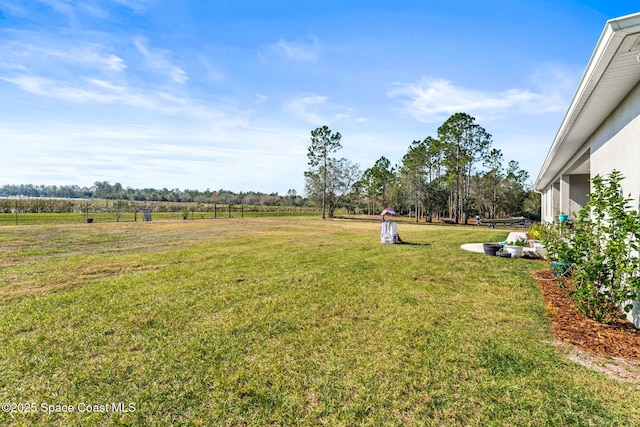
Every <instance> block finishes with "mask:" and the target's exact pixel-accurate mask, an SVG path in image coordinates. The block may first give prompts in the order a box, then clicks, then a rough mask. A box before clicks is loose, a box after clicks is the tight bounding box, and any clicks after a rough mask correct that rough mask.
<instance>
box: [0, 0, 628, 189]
mask: <svg viewBox="0 0 640 427" xmlns="http://www.w3.org/2000/svg"><path fill="white" fill-rule="evenodd" d="M638 9H639V6H638V5H637V2H635V1H616V2H611V1H581V2H577V1H569V0H567V1H547V0H536V1H524V0H523V1H517V0H511V1H491V0H488V1H483V2H478V1H475V0H474V1H466V0H459V1H451V0H445V1H440V0H421V1H417V0H386V1H380V0H367V1H365V0H324V1H322V2H320V1H313V2H311V1H309V2H306V1H300V0H297V1H292V0H261V1H258V0H255V1H244V0H228V1H227V0H208V1H205V0H175V1H160V0H0V111H2V114H0V184H19V183H21V184H27V183H31V184H56V185H62V184H64V185H67V184H78V185H81V186H91V185H92V184H93V183H94V182H95V181H110V182H111V183H115V182H119V183H121V184H122V185H123V186H125V187H126V186H130V187H136V188H149V187H153V188H163V187H166V188H180V189H200V190H204V189H207V188H210V189H212V190H216V189H220V188H224V189H227V190H232V191H264V192H279V193H280V194H284V193H286V192H287V190H289V189H295V190H296V191H297V192H298V193H303V190H304V177H303V173H304V171H305V170H306V169H307V157H306V154H307V147H308V146H309V143H310V132H311V130H313V129H315V128H316V127H318V126H322V125H325V124H326V125H328V126H329V127H330V128H331V129H332V130H334V131H338V132H340V133H341V134H342V145H343V147H344V148H343V149H342V150H341V151H340V152H339V153H338V155H339V156H341V157H346V158H348V159H350V160H352V161H353V162H356V163H358V164H359V165H360V166H361V168H362V169H363V170H364V169H366V168H368V167H370V166H372V165H373V163H374V162H375V161H376V160H377V159H378V158H379V157H381V156H385V157H387V158H388V159H389V160H391V162H392V163H396V162H399V161H400V160H401V158H402V156H403V155H404V154H405V153H406V151H407V148H408V146H409V144H410V143H411V142H412V141H413V140H418V139H420V140H421V139H424V138H425V137H427V136H434V137H435V136H436V134H437V128H438V126H440V125H441V124H442V123H443V122H444V121H445V120H446V119H447V118H448V117H449V116H450V115H451V114H453V113H456V112H460V111H462V112H466V113H468V114H471V115H472V116H474V117H476V120H477V122H478V123H479V124H480V125H481V126H483V127H484V128H485V129H486V130H487V131H488V132H489V133H491V134H492V135H493V146H494V147H495V148H499V149H501V150H502V151H503V153H504V157H505V161H508V160H517V161H518V162H519V163H520V165H521V167H522V168H524V169H526V170H527V171H528V172H529V173H530V175H531V180H532V181H533V179H535V177H536V176H537V173H538V170H539V168H540V166H541V165H542V162H543V160H544V157H545V156H546V154H547V151H548V149H549V147H550V145H551V142H552V140H553V137H554V136H555V133H556V131H557V129H558V127H559V125H560V122H561V120H562V118H563V115H564V113H565V111H566V109H567V106H568V104H569V102H570V101H571V97H572V96H573V93H574V91H575V88H576V86H577V84H578V81H579V79H580V77H581V75H582V72H583V70H584V68H585V66H586V64H587V62H588V60H589V58H590V56H591V53H592V51H593V48H594V47H595V44H596V42H597V40H598V38H599V36H600V33H601V32H602V29H603V28H604V25H605V22H606V21H607V20H608V19H611V18H615V17H619V16H623V15H627V14H630V13H635V12H637V11H638Z"/></svg>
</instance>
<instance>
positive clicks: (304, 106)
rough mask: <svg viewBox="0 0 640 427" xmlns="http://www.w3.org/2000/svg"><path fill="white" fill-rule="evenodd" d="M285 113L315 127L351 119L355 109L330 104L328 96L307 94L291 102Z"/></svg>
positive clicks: (286, 106)
mask: <svg viewBox="0 0 640 427" xmlns="http://www.w3.org/2000/svg"><path fill="white" fill-rule="evenodd" d="M284 109H285V111H286V112H288V113H290V114H293V115H294V116H296V117H298V118H300V119H302V120H304V121H306V122H309V123H312V124H314V125H320V124H330V123H332V122H335V121H337V120H341V119H346V118H349V117H351V113H352V112H353V109H351V108H346V107H344V106H341V105H338V104H334V103H332V102H329V98H328V97H326V96H321V95H316V94H314V93H306V94H303V95H301V96H299V97H297V98H294V99H293V100H291V101H289V102H288V103H287V104H286V105H285V107H284Z"/></svg>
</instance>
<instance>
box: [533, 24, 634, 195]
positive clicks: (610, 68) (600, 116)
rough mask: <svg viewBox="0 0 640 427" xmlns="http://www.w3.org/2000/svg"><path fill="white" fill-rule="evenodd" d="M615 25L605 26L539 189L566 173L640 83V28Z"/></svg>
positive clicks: (544, 166)
mask: <svg viewBox="0 0 640 427" xmlns="http://www.w3.org/2000/svg"><path fill="white" fill-rule="evenodd" d="M633 18H634V20H635V19H638V18H640V14H638V15H633ZM623 19H624V18H623ZM614 24H615V20H614V21H610V22H609V23H608V24H607V27H605V31H604V32H603V36H602V37H601V39H600V41H599V43H598V46H597V48H596V50H595V51H594V55H593V57H592V58H591V61H590V62H589V66H588V67H587V70H586V71H585V75H584V76H583V79H582V81H581V83H580V86H579V87H578V91H577V92H576V95H575V96H574V99H573V101H572V103H571V106H570V108H569V111H568V112H567V115H566V116H565V118H564V120H563V123H562V125H561V127H560V130H559V131H558V134H557V135H556V138H555V140H554V142H553V144H552V146H551V149H550V150H549V153H548V155H547V158H546V160H545V162H544V165H543V167H542V170H541V171H540V175H539V176H538V179H537V180H536V183H535V188H536V189H537V190H542V189H544V188H545V187H546V186H547V185H549V184H550V183H551V181H552V180H553V179H555V177H556V176H557V175H558V174H560V173H561V172H563V169H564V168H565V167H566V166H567V162H569V161H570V160H571V158H572V157H574V155H575V154H576V152H577V151H578V150H579V149H580V148H581V147H582V146H583V145H584V143H585V142H586V141H587V140H588V139H589V137H590V136H591V135H593V133H594V132H595V131H596V130H597V129H598V128H599V127H600V126H601V125H602V123H603V122H604V121H605V120H606V119H607V117H609V115H610V114H611V113H612V112H613V110H614V109H615V108H616V107H617V106H618V105H619V104H620V103H621V102H622V101H623V100H624V98H625V97H626V96H627V95H628V94H629V92H630V91H631V90H632V89H633V88H634V87H635V86H636V85H637V84H638V82H640V62H639V60H638V57H637V54H638V53H639V52H640V25H636V26H634V27H633V28H627V29H625V31H618V32H612V31H610V28H611V27H615V25H614Z"/></svg>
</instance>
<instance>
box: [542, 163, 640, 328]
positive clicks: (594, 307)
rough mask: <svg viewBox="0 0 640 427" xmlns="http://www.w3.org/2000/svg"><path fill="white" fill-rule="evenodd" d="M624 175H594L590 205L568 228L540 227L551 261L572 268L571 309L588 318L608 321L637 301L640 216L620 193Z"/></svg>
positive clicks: (563, 224) (560, 224)
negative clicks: (573, 304) (572, 305)
mask: <svg viewBox="0 0 640 427" xmlns="http://www.w3.org/2000/svg"><path fill="white" fill-rule="evenodd" d="M622 179H623V176H622V174H621V173H620V172H618V171H615V170H614V171H613V172H612V173H611V174H610V175H609V177H608V178H603V177H601V176H600V175H597V176H595V177H594V178H593V179H592V180H591V182H592V186H593V191H592V193H591V194H589V197H590V200H589V202H588V203H587V204H586V205H585V206H584V207H583V208H582V209H581V210H580V212H579V213H578V215H577V217H576V219H575V221H573V223H572V224H571V225H568V224H566V223H555V224H547V225H545V228H544V230H545V231H546V238H544V239H543V241H544V243H545V246H546V247H547V250H548V252H549V255H550V258H552V259H555V260H557V261H560V262H566V263H569V264H572V265H573V266H574V269H575V273H574V278H573V290H572V292H571V294H572V296H573V298H574V300H575V301H576V305H577V306H578V308H579V309H580V310H581V311H582V312H584V313H585V314H586V315H587V316H589V317H591V318H593V319H596V320H598V321H601V322H610V321H611V320H613V319H614V318H616V317H621V316H623V315H622V313H621V310H622V311H623V312H625V313H627V312H629V311H630V310H631V309H632V307H633V305H632V302H633V301H634V300H636V299H637V298H638V289H640V277H639V276H638V271H639V267H640V259H639V258H638V250H639V248H640V244H639V239H640V217H639V216H638V212H637V211H635V210H631V209H629V208H630V206H629V202H630V201H631V199H626V198H624V197H623V195H622V189H621V186H620V181H621V180H622Z"/></svg>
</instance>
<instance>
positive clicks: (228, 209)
mask: <svg viewBox="0 0 640 427" xmlns="http://www.w3.org/2000/svg"><path fill="white" fill-rule="evenodd" d="M227 218H231V203H229V204H228V205H227Z"/></svg>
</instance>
